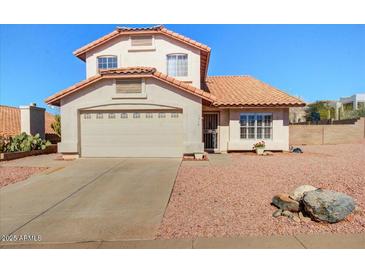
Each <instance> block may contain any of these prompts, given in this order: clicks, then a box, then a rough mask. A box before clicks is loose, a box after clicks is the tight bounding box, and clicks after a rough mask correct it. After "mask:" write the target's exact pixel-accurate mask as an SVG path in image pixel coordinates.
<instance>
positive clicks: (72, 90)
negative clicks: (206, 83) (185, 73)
mask: <svg viewBox="0 0 365 274" xmlns="http://www.w3.org/2000/svg"><path fill="white" fill-rule="evenodd" d="M134 78H142V79H155V80H157V81H159V82H162V83H165V84H167V85H168V86H171V87H174V88H176V89H178V90H180V91H183V92H185V93H188V94H192V95H193V96H195V97H199V98H202V99H204V100H206V101H209V102H213V100H214V96H212V95H211V94H210V93H208V92H205V91H203V90H200V89H197V88H196V87H193V86H191V85H189V84H186V83H184V82H182V81H179V80H177V79H175V78H173V77H169V76H167V75H165V74H163V73H161V72H158V71H157V70H156V69H155V68H148V67H135V68H124V69H115V70H105V71H101V74H100V75H96V76H93V77H91V78H89V79H87V80H84V81H81V82H79V83H77V84H75V85H73V86H71V87H69V88H67V89H65V90H62V91H60V92H58V93H56V94H54V95H52V96H50V97H48V98H47V99H46V100H45V102H46V103H47V104H52V105H56V106H60V105H61V100H62V99H63V98H67V97H69V96H71V95H74V94H77V93H80V92H82V91H83V90H84V89H86V88H89V87H90V86H91V87H92V86H94V85H100V83H101V82H102V81H104V80H108V82H109V85H112V86H113V90H114V91H116V88H115V79H134ZM103 83H104V82H103ZM111 83H113V84H111ZM132 95H133V94H132ZM132 97H133V96H132Z"/></svg>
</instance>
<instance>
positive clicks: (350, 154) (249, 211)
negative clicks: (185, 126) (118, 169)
mask: <svg viewBox="0 0 365 274" xmlns="http://www.w3.org/2000/svg"><path fill="white" fill-rule="evenodd" d="M302 149H303V150H304V153H303V154H291V153H275V155H274V156H256V155H254V154H247V153H245V154H244V153H233V154H229V155H228V156H229V160H230V161H229V163H228V164H226V165H224V164H222V165H212V164H208V165H205V166H203V165H191V164H190V165H187V164H184V162H183V164H182V166H181V167H180V170H179V172H178V176H177V179H176V183H175V186H174V189H173V193H172V196H171V199H170V202H169V204H168V207H167V209H166V212H165V216H164V218H163V221H162V224H161V227H160V229H159V232H158V235H157V238H167V239H170V238H195V237H235V236H269V235H293V234H301V233H304V234H309V233H321V232H324V233H325V232H328V233H331V232H336V233H363V232H365V143H363V144H346V145H323V146H320V145H318V146H302ZM303 184H309V185H313V186H315V187H319V188H325V189H331V190H334V191H339V192H344V193H346V194H348V195H350V196H352V197H353V198H354V200H355V202H356V204H357V208H356V210H355V212H354V213H352V214H351V215H350V216H349V217H348V218H347V219H345V220H344V221H341V222H339V223H336V224H326V223H319V222H314V221H302V222H301V223H296V222H294V221H293V220H290V219H288V218H287V217H283V216H281V217H278V218H273V217H272V213H273V212H274V211H275V210H276V208H275V207H274V206H272V205H271V204H270V202H271V199H272V197H273V196H274V195H275V194H278V193H290V192H291V191H292V190H294V189H295V188H296V187H298V186H300V185H303Z"/></svg>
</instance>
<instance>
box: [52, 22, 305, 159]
mask: <svg viewBox="0 0 365 274" xmlns="http://www.w3.org/2000/svg"><path fill="white" fill-rule="evenodd" d="M210 51H211V50H210V48H209V47H208V46H205V45H203V44H201V43H199V42H196V41H193V40H192V39H189V38H187V37H184V36H182V35H180V34H177V33H174V32H172V31H170V30H168V29H166V28H165V27H163V26H156V27H149V28H117V29H116V30H114V31H113V32H111V33H109V34H107V35H105V36H104V37H102V38H100V39H98V40H96V41H94V42H92V43H90V44H88V45H86V46H84V47H82V48H80V49H78V50H76V51H75V52H74V55H75V56H76V57H78V58H80V59H81V60H83V61H85V63H86V78H87V79H86V80H84V81H81V82H79V83H77V84H75V85H73V86H71V87H69V88H67V89H65V90H63V91H60V92H58V93H56V94H54V95H52V96H51V97H49V98H47V99H46V100H45V102H46V103H48V104H51V105H54V106H59V107H60V112H61V119H62V142H61V143H59V152H61V153H63V154H68V155H74V156H81V157H180V156H182V155H183V154H190V153H197V152H203V151H204V150H210V151H214V152H227V151H237V150H251V149H252V145H253V143H255V142H256V141H261V140H265V141H266V149H267V150H284V151H285V150H288V148H289V143H288V142H289V128H288V124H289V107H294V106H303V105H304V103H303V102H302V101H300V100H299V99H297V98H295V97H292V96H290V95H288V94H286V93H284V92H282V91H280V90H278V89H276V88H274V87H271V86H269V85H267V84H265V83H263V82H261V81H259V80H257V79H255V78H253V77H250V76H212V77H209V76H207V71H208V65H209V58H210Z"/></svg>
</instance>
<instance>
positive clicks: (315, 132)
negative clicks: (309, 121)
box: [289, 118, 365, 145]
mask: <svg viewBox="0 0 365 274" xmlns="http://www.w3.org/2000/svg"><path fill="white" fill-rule="evenodd" d="M289 128H290V144H291V145H323V144H331V145H335V144H350V143H359V142H363V141H364V140H365V139H364V138H365V118H361V119H359V120H358V121H357V122H356V123H355V124H352V125H351V124H349V125H290V127H289Z"/></svg>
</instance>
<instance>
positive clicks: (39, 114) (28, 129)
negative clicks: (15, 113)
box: [19, 104, 45, 139]
mask: <svg viewBox="0 0 365 274" xmlns="http://www.w3.org/2000/svg"><path fill="white" fill-rule="evenodd" d="M19 108H20V129H21V132H25V133H27V134H31V135H36V134H37V133H39V135H40V137H41V138H42V139H44V137H45V128H44V124H45V123H44V119H45V118H44V113H45V109H44V108H40V107H37V106H36V105H35V104H31V105H30V106H20V107H19Z"/></svg>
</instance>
